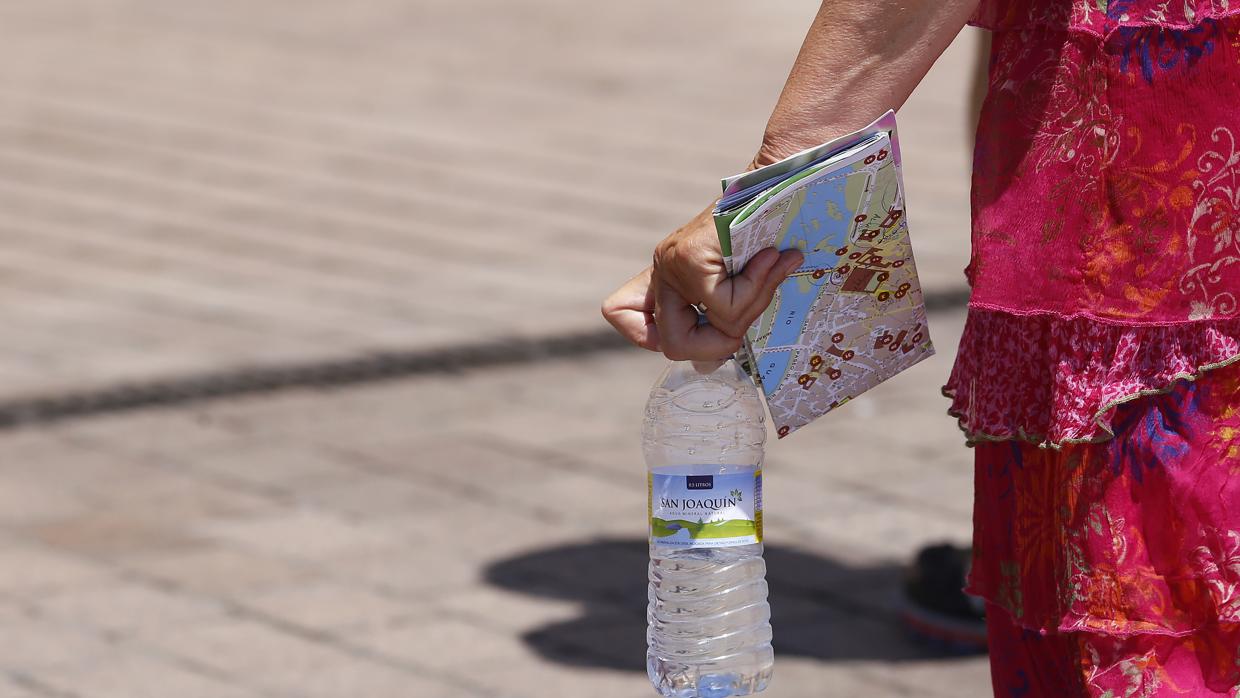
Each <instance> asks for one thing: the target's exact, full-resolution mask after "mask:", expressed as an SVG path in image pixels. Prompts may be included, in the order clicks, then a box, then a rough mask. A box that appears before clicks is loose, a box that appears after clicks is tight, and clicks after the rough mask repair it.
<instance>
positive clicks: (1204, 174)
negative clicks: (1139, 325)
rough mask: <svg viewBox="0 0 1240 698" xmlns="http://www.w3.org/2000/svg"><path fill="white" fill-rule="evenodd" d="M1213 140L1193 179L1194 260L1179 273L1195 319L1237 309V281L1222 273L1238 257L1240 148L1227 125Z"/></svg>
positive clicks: (1190, 236)
mask: <svg viewBox="0 0 1240 698" xmlns="http://www.w3.org/2000/svg"><path fill="white" fill-rule="evenodd" d="M1210 140H1211V141H1212V142H1213V143H1215V144H1216V148H1217V149H1213V150H1209V151H1207V152H1206V153H1205V154H1203V155H1202V156H1201V157H1200V158H1198V159H1197V171H1198V172H1199V173H1200V174H1201V176H1200V177H1198V178H1197V179H1194V180H1193V183H1192V188H1193V190H1194V191H1196V192H1197V201H1196V204H1195V205H1194V206H1193V212H1192V218H1191V219H1190V220H1189V226H1188V263H1189V265H1190V266H1189V268H1188V270H1187V271H1185V272H1184V275H1183V276H1182V277H1181V278H1180V291H1181V292H1183V293H1184V294H1186V295H1188V296H1190V297H1192V306H1191V307H1192V311H1191V313H1190V315H1189V316H1190V317H1191V318H1192V319H1195V320H1197V319H1206V318H1212V317H1216V316H1228V315H1234V314H1235V313H1236V310H1237V304H1236V296H1235V293H1234V291H1235V290H1236V286H1235V285H1234V284H1231V283H1224V273H1225V272H1226V271H1227V270H1228V269H1229V268H1232V267H1233V266H1234V265H1236V264H1237V263H1238V262H1240V151H1238V150H1237V149H1236V137H1235V136H1234V135H1233V134H1232V131H1231V129H1229V128H1227V127H1225V126H1219V127H1218V128H1216V129H1214V131H1213V132H1212V133H1211V134H1210ZM1232 271H1233V273H1234V270H1232ZM1228 281H1230V279H1228Z"/></svg>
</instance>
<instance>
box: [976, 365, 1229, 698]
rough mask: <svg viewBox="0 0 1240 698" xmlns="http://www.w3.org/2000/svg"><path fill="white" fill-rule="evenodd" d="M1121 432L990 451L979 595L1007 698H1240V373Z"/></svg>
mask: <svg viewBox="0 0 1240 698" xmlns="http://www.w3.org/2000/svg"><path fill="white" fill-rule="evenodd" d="M1111 427H1112V429H1113V430H1114V432H1115V437H1114V438H1113V439H1110V440H1107V441H1104V442H1101V443H1086V444H1071V445H1065V446H1063V447H1062V448H1060V449H1051V448H1039V447H1038V446H1036V445H1033V444H1029V443H1026V442H1018V441H1005V442H997V443H982V444H980V445H978V446H977V448H976V475H975V477H976V480H975V492H976V500H975V508H974V547H973V550H974V558H973V567H972V570H971V573H970V576H969V591H970V592H971V593H974V594H977V595H979V596H982V597H984V598H985V599H986V600H987V602H988V612H989V615H988V626H989V633H990V642H991V663H992V674H993V677H994V684H995V695H997V696H1005V697H1006V696H1027V697H1030V698H1033V697H1036V696H1056V697H1064V696H1067V697H1071V696H1100V697H1101V696H1115V697H1119V696H1164V695H1168V696H1170V695H1186V696H1216V695H1217V696H1231V697H1234V696H1237V695H1240V691H1238V687H1240V364H1233V365H1231V366H1228V367H1224V368H1221V369H1218V370H1215V371H1211V372H1208V373H1206V374H1205V375H1204V376H1203V377H1201V378H1200V379H1199V380H1198V381H1196V382H1192V381H1178V382H1176V383H1174V384H1172V386H1171V388H1170V391H1169V392H1166V393H1163V394H1158V395H1151V396H1145V397H1142V398H1139V399H1136V400H1133V401H1131V402H1128V403H1125V404H1123V405H1120V406H1119V407H1118V408H1117V409H1116V412H1115V414H1114V417H1113V419H1112V420H1111Z"/></svg>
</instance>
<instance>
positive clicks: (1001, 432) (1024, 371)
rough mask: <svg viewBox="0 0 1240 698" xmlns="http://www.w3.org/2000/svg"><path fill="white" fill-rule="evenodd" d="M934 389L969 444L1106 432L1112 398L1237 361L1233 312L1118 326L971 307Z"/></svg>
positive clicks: (1056, 444) (1083, 437) (1165, 386)
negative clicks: (944, 375)
mask: <svg viewBox="0 0 1240 698" xmlns="http://www.w3.org/2000/svg"><path fill="white" fill-rule="evenodd" d="M961 346H962V347H967V350H962V351H961V352H960V354H959V355H958V356H957V359H956V364H955V366H954V367H953V368H952V372H951V375H950V377H949V378H948V381H947V384H946V385H945V386H944V387H943V394H944V395H945V396H947V397H948V398H950V399H951V401H952V402H951V406H950V407H949V408H948V414H950V415H951V416H953V417H955V418H956V419H957V422H958V424H959V426H960V429H961V431H963V432H964V434H965V436H966V438H967V439H968V442H969V444H970V445H973V444H976V443H979V442H986V441H1006V440H1020V441H1025V442H1029V443H1033V444H1036V445H1038V446H1041V447H1044V448H1056V449H1058V448H1062V447H1063V446H1065V445H1068V444H1075V443H1097V442H1101V441H1106V440H1109V439H1111V438H1112V437H1113V436H1114V435H1115V432H1114V429H1113V428H1112V420H1113V418H1114V415H1115V410H1116V408H1117V407H1118V406H1119V405H1122V404H1123V403H1125V402H1128V401H1130V400H1135V399H1137V398H1140V397H1143V396H1148V395H1155V394H1160V393H1166V392H1169V391H1171V390H1172V389H1173V388H1174V387H1175V383H1176V381H1181V380H1196V379H1197V378H1199V377H1200V376H1202V375H1203V374H1205V373H1206V372H1208V371H1210V370H1211V369H1216V368H1220V367H1223V366H1226V365H1228V364H1230V363H1232V362H1234V361H1237V360H1240V318H1229V319H1223V320H1196V321H1186V322H1182V323H1175V324H1142V325H1133V324H1119V323H1114V322H1110V321H1103V320H1099V319H1096V318H1090V317H1083V316H1077V317H1060V316H1058V315H1054V314H1017V313H1014V312H1010V311H1002V310H990V309H981V308H977V307H974V308H971V309H970V312H969V316H968V319H967V320H966V322H965V328H964V334H963V336H962V338H961Z"/></svg>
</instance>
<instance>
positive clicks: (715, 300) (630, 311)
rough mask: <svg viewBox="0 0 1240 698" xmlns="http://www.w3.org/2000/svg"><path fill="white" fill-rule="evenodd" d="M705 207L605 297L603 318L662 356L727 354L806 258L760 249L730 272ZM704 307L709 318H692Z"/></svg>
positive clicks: (791, 252) (790, 252)
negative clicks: (737, 270) (647, 264)
mask: <svg viewBox="0 0 1240 698" xmlns="http://www.w3.org/2000/svg"><path fill="white" fill-rule="evenodd" d="M713 210H714V206H713V205H712V206H709V207H707V208H706V209H705V210H703V211H702V212H701V213H699V214H698V215H697V216H695V217H694V218H693V219H692V220H690V221H689V222H688V223H686V224H685V225H683V226H681V228H680V229H679V230H677V231H676V232H674V233H672V234H671V235H669V236H667V238H665V239H664V240H663V241H662V242H660V243H659V245H658V246H657V247H656V248H655V254H654V264H653V265H651V266H650V267H647V268H646V269H644V270H642V271H641V273H639V274H638V275H637V276H634V277H633V278H632V279H629V280H628V281H627V282H625V284H624V285H623V286H621V287H620V288H619V289H617V290H616V291H615V292H614V293H612V294H611V295H610V296H609V297H608V298H607V300H605V301H603V308H602V311H603V317H605V318H607V321H608V322H610V323H611V324H612V326H613V327H615V328H616V331H617V332H619V333H620V334H621V335H623V336H624V337H625V338H627V339H628V340H629V341H631V342H633V343H634V344H636V345H638V346H640V347H642V348H644V349H649V350H651V351H661V352H663V354H664V355H665V356H667V358H669V359H672V360H674V361H679V360H685V359H690V360H702V361H706V360H713V359H720V358H724V357H728V356H731V355H732V354H733V353H734V352H736V350H737V349H739V348H740V346H741V341H742V339H743V338H744V336H745V330H746V329H748V328H749V326H750V325H751V324H753V321H754V320H756V319H757V318H758V316H759V315H761V314H762V311H763V310H765V309H766V307H767V306H768V305H770V303H771V298H772V297H773V296H774V295H775V289H776V288H778V287H779V284H780V283H782V282H783V280H784V279H786V278H787V277H788V275H789V274H790V273H792V272H793V271H794V270H795V269H796V268H797V267H799V266H800V265H801V263H802V262H803V261H804V255H802V254H801V253H800V252H799V251H797V250H787V251H785V252H782V253H781V252H779V251H777V250H775V249H765V250H762V251H761V252H759V253H758V254H756V255H754V256H753V258H751V259H750V260H749V262H748V263H747V264H746V265H745V268H744V269H743V270H742V271H741V273H740V274H737V275H736V276H728V271H727V267H726V266H725V265H724V261H723V252H722V251H721V249H720V246H719V237H718V234H717V233H716V232H715V224H714V220H713V216H712V213H713ZM695 305H697V306H702V307H704V308H705V309H706V319H707V320H708V321H709V323H710V324H706V325H700V324H698V311H697V308H695V307H694V306H695Z"/></svg>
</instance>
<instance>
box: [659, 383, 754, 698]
mask: <svg viewBox="0 0 1240 698" xmlns="http://www.w3.org/2000/svg"><path fill="white" fill-rule="evenodd" d="M764 417H765V414H764V411H763V406H762V401H761V398H760V397H759V395H758V391H757V389H756V388H755V387H754V384H753V383H752V382H751V381H750V380H749V378H748V377H747V376H746V375H745V374H744V372H743V371H741V368H740V366H739V365H738V364H737V363H736V361H734V360H728V361H725V362H713V363H709V362H708V363H702V362H688V361H679V362H675V363H673V364H672V365H671V366H669V367H668V368H667V370H666V371H664V373H663V375H662V376H661V377H660V378H659V381H658V382H657V383H656V384H655V386H654V389H653V390H652V391H651V393H650V400H649V402H647V403H646V417H645V422H644V423H643V427H642V446H643V451H644V453H645V457H646V465H647V478H648V485H649V486H648V490H649V502H650V507H649V515H650V516H649V518H650V592H649V597H650V605H649V607H648V609H647V613H646V618H647V622H648V628H647V631H646V639H647V646H648V650H647V653H646V668H647V673H648V674H649V676H650V681H651V683H652V684H654V687H655V690H656V691H658V692H659V694H660V695H663V696H669V697H674V698H726V697H727V696H745V695H749V694H751V693H757V692H758V691H761V690H763V689H765V688H766V686H767V684H768V683H769V682H770V680H771V671H772V665H773V664H774V659H775V655H774V651H773V650H772V649H771V623H770V619H771V609H770V606H769V605H768V604H767V600H766V596H767V587H766V580H765V579H764V577H765V576H766V564H765V563H764V562H763V561H762V453H763V444H764V443H765V441H766V427H765V425H764V424H763V420H764Z"/></svg>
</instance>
